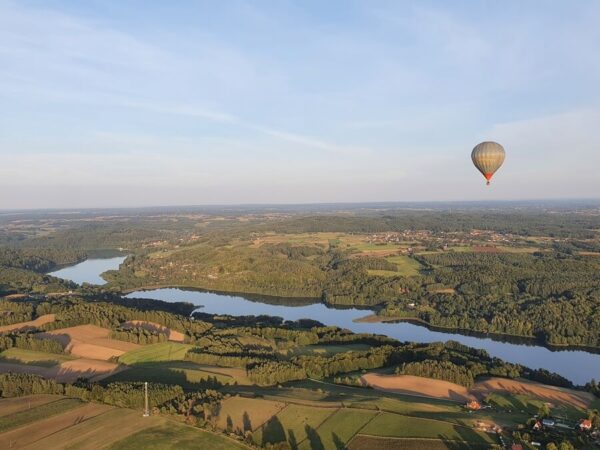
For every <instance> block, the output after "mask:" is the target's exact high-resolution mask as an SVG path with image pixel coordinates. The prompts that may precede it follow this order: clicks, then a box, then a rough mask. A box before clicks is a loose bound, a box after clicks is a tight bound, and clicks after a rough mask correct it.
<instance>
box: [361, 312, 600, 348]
mask: <svg viewBox="0 0 600 450" xmlns="http://www.w3.org/2000/svg"><path fill="white" fill-rule="evenodd" d="M354 322H356V323H401V322H407V323H412V324H414V325H418V326H422V327H425V328H427V329H428V330H431V331H438V332H440V333H448V334H461V335H463V336H474V337H479V338H490V339H492V340H494V341H497V342H506V343H510V344H515V345H526V346H529V347H545V348H547V349H548V350H550V351H553V352H561V351H569V350H572V351H585V352H587V353H592V354H595V355H600V347H590V346H584V345H581V346H579V345H570V344H565V345H556V344H548V343H546V342H544V341H540V340H538V339H537V338H535V337H531V336H521V335H516V334H503V333H485V332H481V331H473V330H469V329H464V328H450V327H442V326H438V325H431V324H430V323H428V322H425V321H424V320H422V319H419V318H418V317H385V316H378V315H377V314H369V315H367V316H365V317H361V318H358V319H355V320H354Z"/></svg>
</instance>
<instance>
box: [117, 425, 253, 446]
mask: <svg viewBox="0 0 600 450" xmlns="http://www.w3.org/2000/svg"><path fill="white" fill-rule="evenodd" d="M247 448H248V447H246V446H245V445H243V444H241V443H239V442H236V441H234V440H232V439H228V438H226V437H224V436H219V435H218V434H213V433H209V432H207V431H202V430H200V429H198V428H194V427H191V426H186V425H183V424H179V423H177V422H169V423H168V424H164V425H161V426H158V427H153V428H148V429H146V430H143V431H140V432H139V433H135V434H132V435H131V436H129V437H127V438H126V439H124V440H122V441H120V442H117V443H116V444H114V445H112V446H111V447H110V449H111V450H136V449H140V450H164V449H177V450H187V449H190V450H191V449H194V450H207V449H210V450H237V449H247Z"/></svg>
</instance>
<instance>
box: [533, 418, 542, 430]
mask: <svg viewBox="0 0 600 450" xmlns="http://www.w3.org/2000/svg"><path fill="white" fill-rule="evenodd" d="M533 429H534V430H536V431H539V430H541V429H542V422H540V421H539V420H536V421H535V423H534V424H533Z"/></svg>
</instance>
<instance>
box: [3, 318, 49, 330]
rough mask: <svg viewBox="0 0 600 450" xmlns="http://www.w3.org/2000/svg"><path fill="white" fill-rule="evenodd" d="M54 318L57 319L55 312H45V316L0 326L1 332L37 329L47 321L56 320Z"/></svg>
mask: <svg viewBox="0 0 600 450" xmlns="http://www.w3.org/2000/svg"><path fill="white" fill-rule="evenodd" d="M54 320H55V316H54V314H45V315H43V316H40V317H38V318H37V319H35V320H30V321H28V322H21V323H13V324H12V325H4V326H2V327H0V333H6V332H9V331H29V330H36V329H38V328H39V327H41V326H42V325H44V324H46V323H50V322H54Z"/></svg>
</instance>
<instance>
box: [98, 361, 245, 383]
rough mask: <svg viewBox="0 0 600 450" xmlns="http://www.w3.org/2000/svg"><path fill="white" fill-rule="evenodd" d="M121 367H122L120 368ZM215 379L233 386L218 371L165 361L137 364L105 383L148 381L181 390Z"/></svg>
mask: <svg viewBox="0 0 600 450" xmlns="http://www.w3.org/2000/svg"><path fill="white" fill-rule="evenodd" d="M121 367H122V366H121ZM209 378H210V379H215V378H216V379H217V381H218V382H220V383H222V384H233V383H234V382H235V379H234V378H233V377H231V376H230V375H228V374H225V373H222V372H219V371H210V370H203V369H202V368H201V366H198V365H197V364H194V363H193V362H189V361H165V362H157V363H139V364H135V365H133V366H130V367H128V368H127V369H126V370H123V371H120V372H117V373H115V374H114V375H112V376H111V377H110V378H108V379H107V380H105V382H107V383H108V382H113V381H149V382H153V383H166V384H178V385H180V386H181V387H182V388H183V389H191V390H193V389H201V388H202V387H203V386H201V385H200V383H202V382H204V381H206V380H208V379H209Z"/></svg>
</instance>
